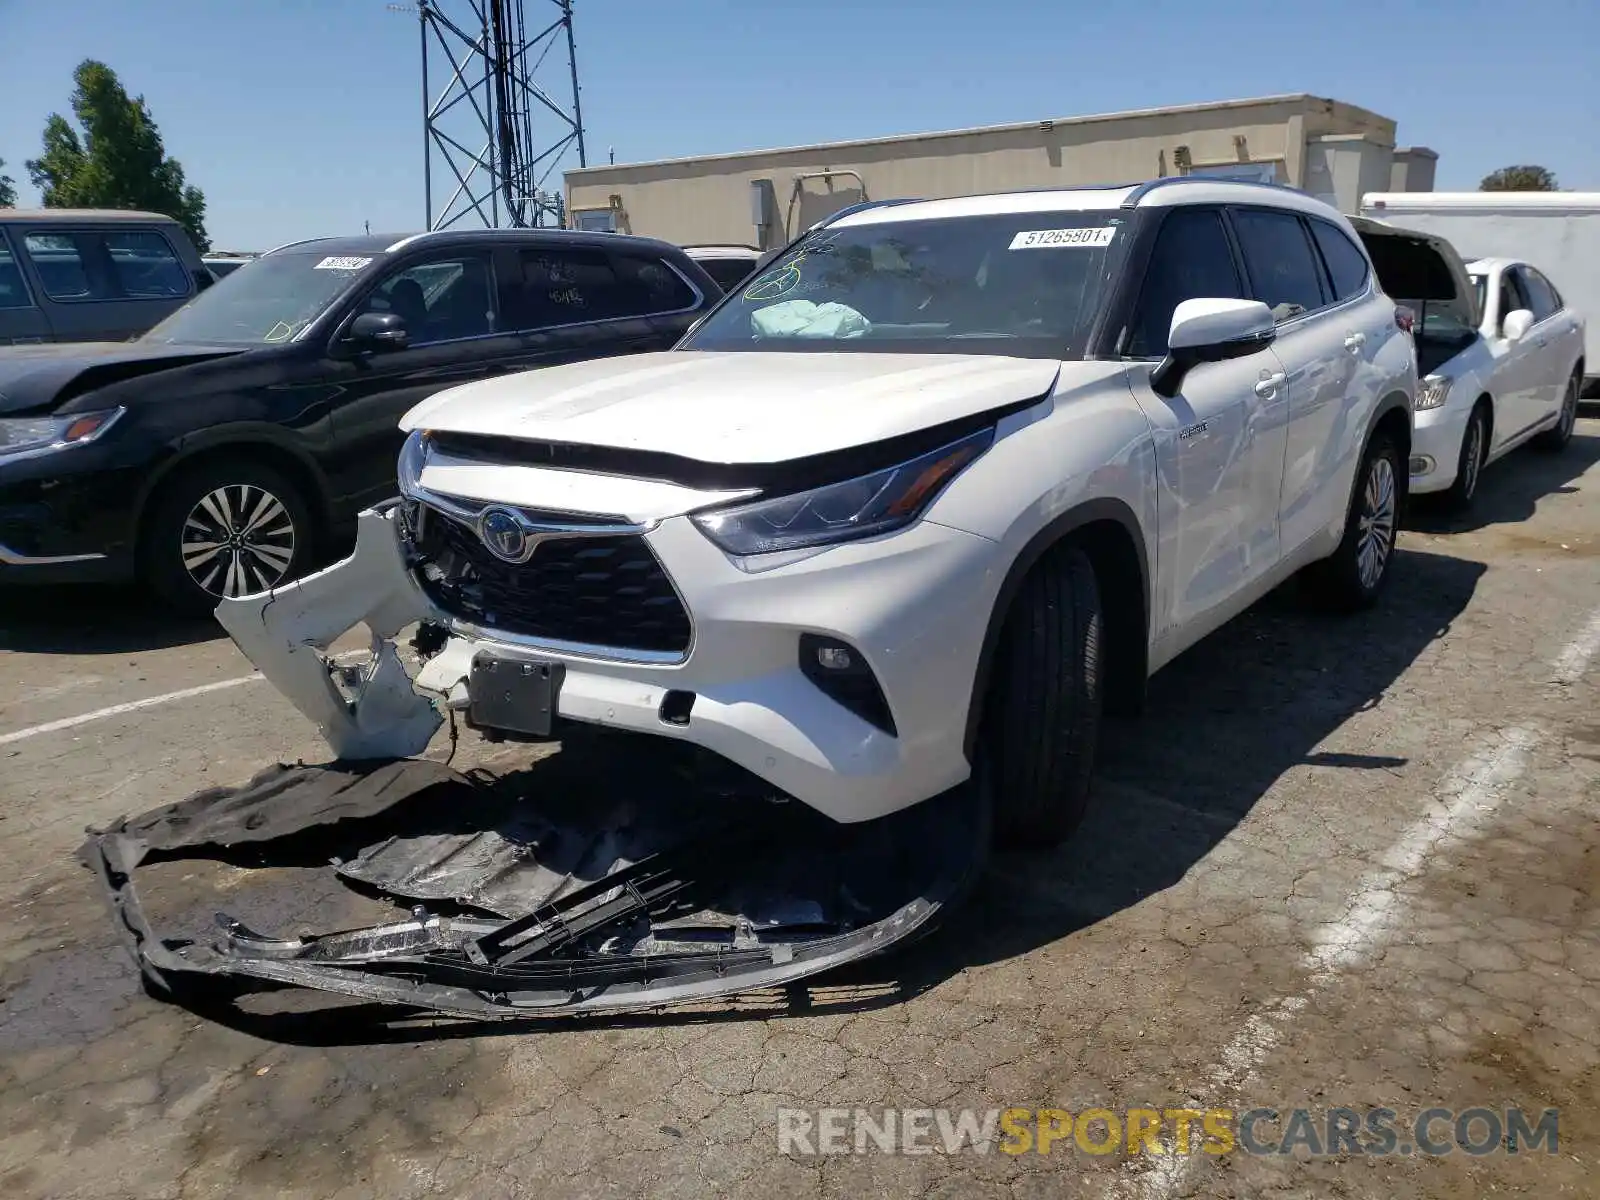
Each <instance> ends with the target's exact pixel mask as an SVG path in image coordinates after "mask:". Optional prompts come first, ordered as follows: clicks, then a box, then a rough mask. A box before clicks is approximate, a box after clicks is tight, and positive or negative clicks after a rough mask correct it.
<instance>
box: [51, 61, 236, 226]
mask: <svg viewBox="0 0 1600 1200" xmlns="http://www.w3.org/2000/svg"><path fill="white" fill-rule="evenodd" d="M73 80H74V81H75V82H76V84H77V87H76V88H75V90H74V91H73V93H72V111H73V113H74V114H75V115H76V116H77V118H78V125H79V127H80V128H81V129H82V133H81V135H80V133H79V130H78V129H75V128H73V126H72V124H71V122H69V121H68V120H67V119H66V118H65V117H63V116H62V115H61V114H60V113H51V114H50V118H49V120H47V121H46V122H45V123H44V152H43V153H42V154H41V155H40V156H39V157H38V158H35V159H30V160H29V161H28V163H27V164H26V166H27V168H28V174H29V175H30V176H31V177H32V179H33V182H34V186H35V187H37V188H38V189H39V190H40V192H42V193H43V195H44V203H45V205H46V207H49V208H137V209H143V210H145V211H147V212H158V213H165V214H166V215H167V216H169V217H172V218H174V219H175V220H177V221H178V222H179V223H181V224H182V225H183V227H184V228H185V229H186V230H188V232H189V237H190V238H191V239H193V241H194V244H195V246H196V247H197V248H198V249H200V250H202V251H204V250H207V249H209V248H210V246H211V241H210V239H209V238H208V237H206V227H205V214H206V198H205V195H204V194H203V193H202V192H201V191H200V189H199V188H196V187H191V186H189V185H187V184H186V183H185V182H184V178H183V167H182V165H181V164H179V163H178V161H177V160H176V159H173V158H168V157H167V152H166V149H165V147H164V146H163V145H162V144H161V134H160V132H159V131H158V130H157V129H156V123H155V121H154V119H152V117H151V116H150V109H149V106H148V105H146V104H145V102H144V97H143V96H137V97H130V96H129V95H128V93H127V90H126V89H125V88H124V87H123V86H122V83H121V82H120V81H119V80H118V79H117V76H116V72H114V71H113V70H112V69H111V68H110V67H108V66H106V65H105V63H102V62H96V61H95V60H94V59H92V58H90V59H85V60H84V61H83V62H81V63H79V64H78V69H77V70H76V71H74V72H73Z"/></svg>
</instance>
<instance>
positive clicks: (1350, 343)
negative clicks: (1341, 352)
mask: <svg viewBox="0 0 1600 1200" xmlns="http://www.w3.org/2000/svg"><path fill="white" fill-rule="evenodd" d="M1366 344H1367V335H1366V334H1364V333H1352V334H1351V335H1350V336H1349V337H1347V338H1345V339H1344V348H1345V349H1346V350H1348V351H1350V352H1351V353H1352V354H1354V353H1355V352H1356V351H1357V350H1360V349H1361V347H1363V346H1365V345H1366Z"/></svg>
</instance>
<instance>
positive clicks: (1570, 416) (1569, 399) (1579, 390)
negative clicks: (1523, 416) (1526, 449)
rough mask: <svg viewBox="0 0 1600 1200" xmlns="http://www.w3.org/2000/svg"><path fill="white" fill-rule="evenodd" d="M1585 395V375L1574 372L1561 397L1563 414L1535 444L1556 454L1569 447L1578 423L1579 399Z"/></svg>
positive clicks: (1537, 438) (1534, 441)
mask: <svg viewBox="0 0 1600 1200" xmlns="http://www.w3.org/2000/svg"><path fill="white" fill-rule="evenodd" d="M1582 395H1583V377H1582V376H1581V375H1579V374H1577V372H1573V375H1572V378H1571V379H1569V380H1567V390H1566V392H1565V394H1563V395H1562V397H1561V416H1559V417H1558V418H1556V423H1555V424H1554V425H1552V426H1551V427H1550V428H1549V429H1546V430H1545V431H1544V432H1543V433H1541V434H1540V435H1539V436H1538V437H1536V438H1534V440H1533V444H1534V445H1535V446H1537V447H1539V449H1541V450H1543V451H1545V452H1546V453H1550V454H1554V453H1557V452H1559V451H1562V450H1565V449H1566V448H1567V443H1568V442H1570V441H1571V440H1572V430H1573V428H1574V426H1576V425H1577V423H1578V400H1579V399H1580V398H1581V397H1582Z"/></svg>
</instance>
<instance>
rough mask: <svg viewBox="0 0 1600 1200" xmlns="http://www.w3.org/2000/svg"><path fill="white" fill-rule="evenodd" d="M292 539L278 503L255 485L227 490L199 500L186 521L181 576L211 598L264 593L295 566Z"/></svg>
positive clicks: (291, 522)
mask: <svg viewBox="0 0 1600 1200" xmlns="http://www.w3.org/2000/svg"><path fill="white" fill-rule="evenodd" d="M295 534H296V530H295V527H294V518H293V517H292V516H291V515H290V513H289V510H288V508H287V507H286V506H285V505H284V503H283V501H282V500H281V499H280V498H279V497H277V496H275V495H273V494H272V493H271V492H269V491H267V490H266V489H265V488H262V487H258V486H256V485H254V484H248V483H236V484H226V485H224V486H222V487H219V488H215V489H213V490H212V491H210V492H207V493H206V494H205V495H204V496H202V497H201V498H200V500H199V502H198V503H197V504H195V506H194V507H193V508H192V509H190V510H189V515H188V516H187V517H186V518H185V519H184V522H183V535H182V546H181V554H182V557H183V566H184V570H186V571H187V572H188V573H189V577H190V578H191V579H192V580H194V582H195V585H196V586H197V587H199V588H200V589H201V590H202V591H204V592H206V593H208V594H210V595H212V596H218V597H222V596H229V597H232V596H248V595H251V594H252V593H255V592H264V591H266V590H267V589H268V588H270V587H272V586H273V585H274V584H276V583H277V582H278V581H279V580H281V579H282V578H283V577H284V575H285V573H287V571H288V570H289V564H290V563H292V562H293V561H294V552H295Z"/></svg>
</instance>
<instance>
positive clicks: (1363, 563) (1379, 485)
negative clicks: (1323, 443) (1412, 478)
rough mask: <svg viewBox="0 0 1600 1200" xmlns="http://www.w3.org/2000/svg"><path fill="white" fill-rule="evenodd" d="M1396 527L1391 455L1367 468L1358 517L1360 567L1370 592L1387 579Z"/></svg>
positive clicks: (1358, 557) (1357, 551)
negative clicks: (1384, 574) (1389, 457)
mask: <svg viewBox="0 0 1600 1200" xmlns="http://www.w3.org/2000/svg"><path fill="white" fill-rule="evenodd" d="M1394 527H1395V481H1394V465H1393V464H1392V463H1391V462H1390V461H1389V459H1388V458H1387V457H1381V458H1375V459H1373V460H1372V465H1371V466H1370V467H1369V468H1368V469H1367V485H1366V487H1365V489H1363V491H1362V496H1361V514H1360V516H1359V518H1358V519H1357V541H1356V567H1357V572H1358V574H1359V575H1360V578H1361V586H1362V587H1364V588H1366V589H1367V590H1368V591H1370V590H1372V589H1373V588H1375V587H1377V586H1378V581H1379V580H1381V579H1382V578H1383V570H1384V567H1385V566H1386V565H1387V563H1388V561H1389V552H1390V551H1391V550H1393V549H1394Z"/></svg>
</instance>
